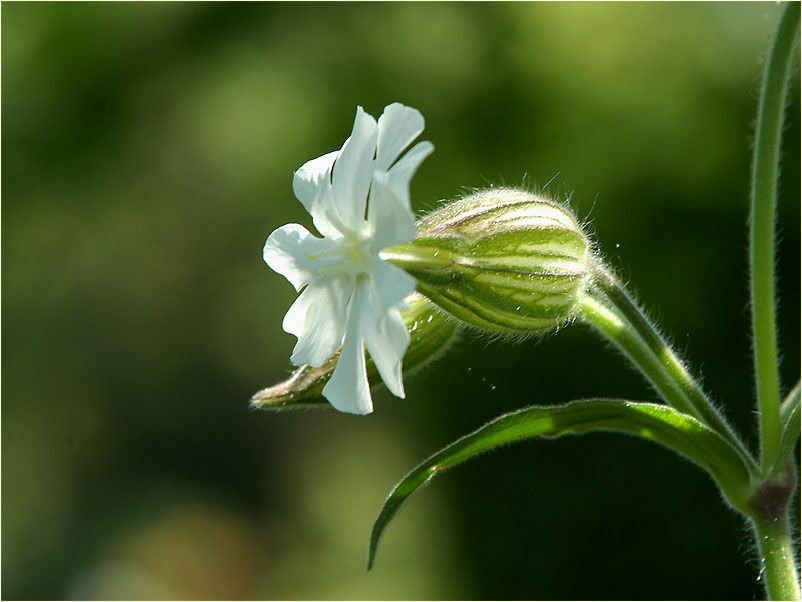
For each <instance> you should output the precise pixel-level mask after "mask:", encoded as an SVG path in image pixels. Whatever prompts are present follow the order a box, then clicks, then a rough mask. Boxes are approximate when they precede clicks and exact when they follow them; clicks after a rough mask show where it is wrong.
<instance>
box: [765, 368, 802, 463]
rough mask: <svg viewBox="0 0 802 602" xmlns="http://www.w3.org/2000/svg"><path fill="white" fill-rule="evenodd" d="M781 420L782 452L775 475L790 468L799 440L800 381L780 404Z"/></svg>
mask: <svg viewBox="0 0 802 602" xmlns="http://www.w3.org/2000/svg"><path fill="white" fill-rule="evenodd" d="M780 422H781V424H782V437H781V438H780V454H779V456H778V458H777V463H776V464H775V465H774V468H773V469H772V471H771V472H772V474H775V475H776V474H779V473H782V472H784V471H785V470H787V469H788V463H789V462H790V461H791V456H792V455H793V453H794V449H796V442H797V441H798V440H799V430H800V427H802V423H800V412H799V383H797V384H796V386H795V387H794V388H793V389H791V392H790V393H788V397H786V398H785V401H783V403H782V405H781V406H780Z"/></svg>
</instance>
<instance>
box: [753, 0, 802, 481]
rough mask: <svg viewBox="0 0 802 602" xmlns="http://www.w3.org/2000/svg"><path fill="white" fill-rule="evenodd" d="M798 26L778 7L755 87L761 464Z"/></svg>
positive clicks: (770, 433) (776, 392) (775, 438)
mask: <svg viewBox="0 0 802 602" xmlns="http://www.w3.org/2000/svg"><path fill="white" fill-rule="evenodd" d="M798 31H799V2H787V3H786V5H785V8H784V9H783V13H782V16H781V17H780V22H779V25H778V27H777V32H776V34H775V37H774V42H773V44H772V47H771V51H770V53H769V59H768V63H767V66H766V71H765V75H764V79H763V85H762V88H761V92H760V104H759V107H758V119H757V138H756V141H755V153H754V162H753V165H752V195H751V197H752V198H751V215H750V219H749V224H750V237H749V250H750V254H749V259H750V274H751V276H752V281H751V294H752V332H753V345H754V364H755V378H756V381H757V383H756V384H757V406H758V416H759V421H760V462H761V466H762V468H763V469H764V470H767V469H768V468H770V467H771V466H772V465H773V464H774V463H775V461H776V460H777V454H778V453H779V448H780V428H781V427H780V408H779V403H780V381H779V370H778V357H777V325H776V320H775V306H776V301H775V291H774V280H775V278H774V244H775V237H774V219H775V206H776V203H777V177H778V175H779V164H780V139H781V134H782V123H783V113H784V109H785V92H786V89H787V87H788V80H789V78H790V74H791V62H792V58H793V56H794V47H795V46H796V37H797V32H798Z"/></svg>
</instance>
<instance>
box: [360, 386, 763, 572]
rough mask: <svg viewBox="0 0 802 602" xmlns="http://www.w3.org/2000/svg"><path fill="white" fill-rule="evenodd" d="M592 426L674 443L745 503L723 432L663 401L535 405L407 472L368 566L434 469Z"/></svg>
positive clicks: (377, 526)
mask: <svg viewBox="0 0 802 602" xmlns="http://www.w3.org/2000/svg"><path fill="white" fill-rule="evenodd" d="M592 431H615V432H622V433H630V434H633V435H638V436H640V437H643V438H644V439H649V440H650V441H655V442H657V443H660V444H662V445H664V446H666V447H668V448H670V449H673V450H674V451H676V452H677V453H679V454H680V455H682V456H684V457H686V458H688V459H689V460H691V461H692V462H694V463H696V464H697V465H699V466H700V467H702V468H703V469H705V470H706V471H707V472H708V473H710V474H711V475H712V476H713V478H714V479H715V481H716V482H717V483H718V485H719V487H720V488H721V490H722V492H723V494H724V496H725V498H726V499H727V500H728V501H729V502H730V504H732V505H733V506H734V507H735V508H739V509H740V508H744V507H745V503H746V498H747V496H748V494H749V491H750V472H749V469H748V468H747V466H746V465H744V463H743V461H742V460H741V457H740V456H739V454H738V452H737V451H735V449H733V447H732V446H731V445H730V444H729V443H727V441H726V440H725V439H724V438H723V437H722V436H721V435H719V434H718V433H716V432H715V431H713V430H711V429H710V428H708V427H707V426H705V425H704V424H702V423H701V422H700V421H698V420H696V419H695V418H693V417H691V416H688V415H687V414H682V413H681V412H678V411H677V410H675V409H673V408H671V407H669V406H665V405H659V404H653V403H638V402H633V401H625V400H613V399H588V400H582V401H574V402H571V403H568V404H565V405H562V406H554V407H542V406H540V407H538V406H535V407H530V408H525V409H523V410H519V411H517V412H513V413H511V414H506V415H504V416H501V417H499V418H496V419H495V420H493V421H491V422H489V423H487V424H486V425H485V426H483V427H481V428H480V429H478V430H476V431H474V432H473V433H471V434H469V435H466V436H464V437H462V438H460V439H457V440H456V441H455V442H454V443H452V444H451V445H449V446H447V447H445V448H444V449H442V450H441V451H439V452H437V453H436V454H434V455H433V456H431V457H429V458H428V459H427V460H425V461H423V462H422V463H421V464H419V465H418V466H417V467H415V468H414V469H413V470H412V472H410V473H409V474H408V475H407V476H405V477H404V478H403V479H402V480H401V481H400V482H399V483H398V484H397V485H396V486H395V488H394V489H393V490H392V491H391V492H390V495H389V496H388V497H387V499H386V500H385V501H384V505H383V506H382V509H381V511H380V512H379V515H378V517H377V518H376V521H375V522H374V524H373V530H372V532H371V536H370V547H369V552H368V568H369V569H370V567H371V566H372V565H373V561H374V560H375V556H376V549H377V546H378V543H379V539H380V537H381V535H382V533H383V532H384V530H385V528H386V527H387V525H388V524H389V522H390V521H391V520H392V518H393V517H394V516H395V514H396V513H397V512H398V510H399V509H400V508H401V505H402V504H403V503H404V502H405V501H406V500H407V498H408V497H409V496H410V495H412V494H413V493H415V492H416V491H417V490H418V489H420V488H421V487H423V486H424V485H426V484H427V483H428V482H429V481H430V480H431V479H432V478H433V477H434V476H435V475H437V474H440V473H441V472H442V471H444V470H445V469H447V468H450V467H452V466H454V465H456V464H459V463H460V462H463V461H465V460H469V459H470V458H474V457H476V456H478V455H479V454H482V453H484V452H486V451H489V450H492V449H495V448H497V447H500V446H503V445H507V444H509V443H514V442H517V441H523V440H525V439H530V438H533V437H559V436H561V435H579V434H582V433H587V432H592Z"/></svg>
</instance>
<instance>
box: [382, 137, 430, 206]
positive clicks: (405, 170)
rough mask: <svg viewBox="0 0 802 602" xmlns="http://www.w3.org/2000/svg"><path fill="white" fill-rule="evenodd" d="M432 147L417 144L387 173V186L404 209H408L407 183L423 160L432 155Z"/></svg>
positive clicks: (427, 143) (425, 143) (428, 143)
mask: <svg viewBox="0 0 802 602" xmlns="http://www.w3.org/2000/svg"><path fill="white" fill-rule="evenodd" d="M433 151H434V145H433V144H432V143H431V142H429V141H428V140H427V141H424V142H418V143H417V144H416V145H415V146H413V147H412V148H411V149H409V152H408V153H407V154H405V155H404V156H403V157H401V158H400V159H399V160H398V161H397V162H396V164H395V165H393V166H392V167H391V168H390V170H389V171H388V172H387V173H388V180H387V186H388V187H389V188H390V190H391V191H392V193H393V195H395V196H396V197H397V198H398V199H399V200H400V201H401V202H402V203H403V204H404V206H405V207H407V208H409V206H410V204H409V183H410V181H412V176H414V175H415V172H416V171H417V169H418V167H419V166H420V164H421V163H422V162H423V160H424V159H425V158H426V157H428V156H429V155H431V154H432V152H433Z"/></svg>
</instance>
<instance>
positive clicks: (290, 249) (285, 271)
mask: <svg viewBox="0 0 802 602" xmlns="http://www.w3.org/2000/svg"><path fill="white" fill-rule="evenodd" d="M333 246H334V243H332V242H331V241H329V240H326V239H321V238H317V237H316V236H314V235H312V234H311V233H310V232H309V230H307V229H306V228H304V227H303V226H301V225H300V224H287V225H286V226H281V228H277V229H276V230H273V232H272V233H271V234H270V236H268V237H267V242H265V247H264V250H263V251H262V257H263V258H264V260H265V263H267V265H269V266H270V267H271V268H272V269H273V270H274V271H276V272H278V273H279V274H281V275H282V276H284V277H285V278H286V279H287V280H289V281H290V283H291V284H292V285H293V286H294V287H295V290H296V291H300V290H301V288H303V287H304V285H306V284H307V283H308V282H309V281H310V280H312V278H314V277H315V276H316V275H317V270H316V269H315V267H314V264H313V262H312V261H311V259H310V255H314V254H316V253H321V252H325V251H328V250H329V249H331V248H332V247H333Z"/></svg>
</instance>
